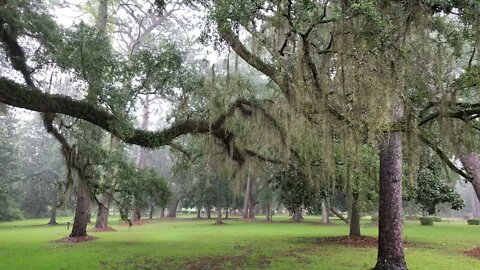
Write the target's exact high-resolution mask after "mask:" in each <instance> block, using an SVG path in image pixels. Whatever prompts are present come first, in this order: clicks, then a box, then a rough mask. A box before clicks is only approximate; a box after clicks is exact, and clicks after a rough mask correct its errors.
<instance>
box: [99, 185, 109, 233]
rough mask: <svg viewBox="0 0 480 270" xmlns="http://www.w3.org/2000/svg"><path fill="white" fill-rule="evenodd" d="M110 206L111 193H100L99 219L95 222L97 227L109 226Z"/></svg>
mask: <svg viewBox="0 0 480 270" xmlns="http://www.w3.org/2000/svg"><path fill="white" fill-rule="evenodd" d="M109 207H110V194H108V193H102V194H100V198H99V202H98V213H97V221H96V222H95V228H97V229H98V228H103V227H106V226H108V212H109Z"/></svg>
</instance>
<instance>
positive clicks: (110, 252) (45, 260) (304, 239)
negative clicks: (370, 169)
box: [0, 217, 480, 270]
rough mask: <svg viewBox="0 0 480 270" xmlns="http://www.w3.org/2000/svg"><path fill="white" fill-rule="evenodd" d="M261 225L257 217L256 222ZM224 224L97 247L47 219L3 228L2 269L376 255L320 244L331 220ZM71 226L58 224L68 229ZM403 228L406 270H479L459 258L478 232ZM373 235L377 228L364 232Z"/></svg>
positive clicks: (326, 262)
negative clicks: (70, 238) (76, 239)
mask: <svg viewBox="0 0 480 270" xmlns="http://www.w3.org/2000/svg"><path fill="white" fill-rule="evenodd" d="M261 219H262V218H261V217H259V220H261ZM274 219H276V222H274V223H264V222H260V221H259V222H243V221H239V220H229V221H227V223H228V224H227V225H222V226H218V225H212V224H213V223H214V220H193V219H186V218H179V219H177V220H153V221H151V223H148V224H145V225H138V226H133V227H132V228H131V229H130V230H129V229H128V226H120V225H119V224H117V221H116V219H115V218H111V221H112V222H111V223H112V224H111V225H113V227H114V228H115V229H116V230H117V231H116V232H102V233H91V235H93V236H95V237H98V239H97V240H95V241H89V242H83V243H78V244H71V243H58V242H52V241H53V240H57V239H60V238H62V237H64V236H66V235H67V234H68V231H67V228H66V225H65V224H62V225H58V226H47V225H43V224H45V223H46V222H47V220H23V221H15V222H4V223H0V269H9V270H12V269H22V270H24V269H65V270H67V269H68V270H73V269H328V270H336V269H369V268H371V267H373V266H374V264H375V258H376V249H375V248H355V247H347V246H341V245H334V244H328V243H321V242H319V241H318V239H319V238H321V237H325V236H338V235H346V234H347V233H348V227H347V226H346V225H345V224H341V223H340V222H339V221H335V222H334V224H333V225H318V224H316V223H313V222H312V221H317V220H318V218H315V217H309V218H307V222H305V223H302V224H293V223H289V222H287V218H286V217H274ZM69 220H70V219H67V218H63V219H60V220H59V221H60V222H62V223H66V222H67V221H69ZM417 223H418V221H417V222H413V221H412V222H410V221H409V222H407V224H406V225H405V231H404V235H405V239H406V241H407V242H408V244H407V246H406V251H405V252H406V259H407V262H408V265H409V268H410V269H413V270H415V269H436V270H451V269H456V270H460V269H465V270H468V269H472V270H473V269H475V270H477V269H480V260H477V259H473V258H469V257H466V256H464V255H463V253H462V252H463V251H464V250H467V249H471V248H473V247H474V246H480V226H468V225H466V222H465V221H462V222H459V221H457V222H450V223H449V224H448V223H447V222H442V223H435V225H434V226H433V227H426V226H420V225H419V224H417ZM362 232H363V233H364V234H365V235H369V236H376V234H377V229H376V228H375V226H368V225H365V226H363V227H362Z"/></svg>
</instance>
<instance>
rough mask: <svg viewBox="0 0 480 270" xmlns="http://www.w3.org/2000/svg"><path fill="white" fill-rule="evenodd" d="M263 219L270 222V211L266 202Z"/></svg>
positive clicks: (268, 203)
mask: <svg viewBox="0 0 480 270" xmlns="http://www.w3.org/2000/svg"><path fill="white" fill-rule="evenodd" d="M265 219H266V220H267V221H272V209H271V207H270V202H269V201H267V205H266V206H265Z"/></svg>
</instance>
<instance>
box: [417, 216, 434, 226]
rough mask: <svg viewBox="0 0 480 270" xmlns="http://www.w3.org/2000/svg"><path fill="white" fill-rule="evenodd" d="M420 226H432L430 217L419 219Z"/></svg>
mask: <svg viewBox="0 0 480 270" xmlns="http://www.w3.org/2000/svg"><path fill="white" fill-rule="evenodd" d="M420 224H422V225H423V226H432V225H433V218H432V217H421V218H420Z"/></svg>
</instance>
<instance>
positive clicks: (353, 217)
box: [349, 194, 360, 237]
mask: <svg viewBox="0 0 480 270" xmlns="http://www.w3.org/2000/svg"><path fill="white" fill-rule="evenodd" d="M349 235H350V236H352V237H356V236H360V209H359V208H358V195H355V194H353V196H352V206H351V210H350V233H349Z"/></svg>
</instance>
